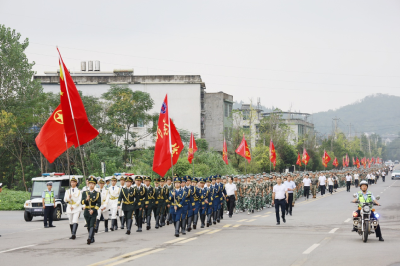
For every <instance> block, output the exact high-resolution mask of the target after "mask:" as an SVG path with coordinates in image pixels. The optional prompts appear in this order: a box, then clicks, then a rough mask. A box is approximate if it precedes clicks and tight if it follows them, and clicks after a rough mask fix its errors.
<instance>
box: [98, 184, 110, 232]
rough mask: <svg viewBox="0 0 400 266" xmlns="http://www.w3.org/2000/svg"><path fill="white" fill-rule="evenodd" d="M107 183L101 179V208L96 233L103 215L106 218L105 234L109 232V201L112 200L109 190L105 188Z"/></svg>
mask: <svg viewBox="0 0 400 266" xmlns="http://www.w3.org/2000/svg"><path fill="white" fill-rule="evenodd" d="M105 183H106V182H105V181H104V180H103V179H100V181H99V185H100V191H99V192H100V197H101V206H100V208H99V209H98V210H97V220H96V229H95V231H96V233H97V232H98V231H99V227H100V218H101V215H102V214H103V218H104V232H108V217H109V215H108V210H109V208H108V201H109V199H110V193H108V189H107V188H106V186H105Z"/></svg>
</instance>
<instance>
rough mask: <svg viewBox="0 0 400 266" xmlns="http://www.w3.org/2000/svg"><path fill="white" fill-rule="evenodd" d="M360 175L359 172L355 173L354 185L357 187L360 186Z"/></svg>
mask: <svg viewBox="0 0 400 266" xmlns="http://www.w3.org/2000/svg"><path fill="white" fill-rule="evenodd" d="M359 177H360V175H359V174H357V173H355V174H354V186H355V187H356V188H358V184H359Z"/></svg>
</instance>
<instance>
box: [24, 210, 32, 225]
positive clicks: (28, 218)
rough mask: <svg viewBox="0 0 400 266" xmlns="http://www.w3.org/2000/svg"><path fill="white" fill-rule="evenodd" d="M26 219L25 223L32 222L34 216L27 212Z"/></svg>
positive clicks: (25, 213)
mask: <svg viewBox="0 0 400 266" xmlns="http://www.w3.org/2000/svg"><path fill="white" fill-rule="evenodd" d="M24 219H25V222H30V221H32V219H33V216H32V214H31V213H30V212H27V211H25V212H24Z"/></svg>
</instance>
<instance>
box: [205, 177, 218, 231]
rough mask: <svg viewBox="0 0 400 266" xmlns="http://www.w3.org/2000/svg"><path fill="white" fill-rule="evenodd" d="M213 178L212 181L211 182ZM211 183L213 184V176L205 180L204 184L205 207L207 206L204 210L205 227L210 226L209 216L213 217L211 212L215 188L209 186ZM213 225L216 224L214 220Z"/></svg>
mask: <svg viewBox="0 0 400 266" xmlns="http://www.w3.org/2000/svg"><path fill="white" fill-rule="evenodd" d="M213 178H214V180H213ZM212 182H215V177H214V176H210V177H209V178H207V180H206V183H207V189H206V191H207V193H206V199H205V202H206V206H207V210H206V214H207V227H209V226H210V225H212V223H211V216H213V211H214V200H215V194H216V193H215V191H216V189H215V186H214V185H211V183H212ZM214 224H216V222H215V220H214Z"/></svg>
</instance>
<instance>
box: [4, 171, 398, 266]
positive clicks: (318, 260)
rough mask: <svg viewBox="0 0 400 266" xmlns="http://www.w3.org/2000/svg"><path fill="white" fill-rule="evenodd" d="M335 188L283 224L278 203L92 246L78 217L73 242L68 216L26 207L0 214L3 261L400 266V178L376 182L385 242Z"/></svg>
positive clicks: (299, 206) (116, 236)
mask: <svg viewBox="0 0 400 266" xmlns="http://www.w3.org/2000/svg"><path fill="white" fill-rule="evenodd" d="M356 191H358V189H356V188H354V187H352V188H351V193H348V192H346V191H345V189H343V188H342V189H339V191H338V192H337V193H334V194H333V195H332V196H331V195H326V196H324V197H321V196H320V195H318V196H317V199H315V200H309V201H304V200H303V199H300V200H298V201H297V202H296V206H295V207H294V209H293V216H289V217H287V222H286V223H283V222H282V221H281V225H279V226H277V225H275V224H276V221H275V213H274V209H272V208H270V209H268V208H267V209H264V210H263V211H262V212H257V213H254V214H251V215H247V214H244V213H240V214H236V215H234V216H233V218H229V217H228V216H227V215H224V219H223V220H222V221H221V223H220V224H217V225H213V226H211V227H209V228H204V229H197V230H193V231H192V232H190V233H187V234H186V236H182V235H181V237H179V238H176V237H174V228H173V226H172V225H169V226H166V227H163V228H161V229H158V230H156V229H154V222H153V225H152V226H153V228H152V229H151V230H150V231H146V230H144V231H143V232H142V233H136V232H135V230H136V228H135V230H134V232H133V233H132V234H131V235H130V236H127V235H126V234H125V230H118V231H116V232H108V233H104V225H103V224H102V223H101V225H100V232H99V234H96V237H95V238H96V242H95V243H94V244H92V245H90V246H88V245H87V244H86V238H87V233H86V232H87V231H86V228H84V227H83V225H84V222H83V219H80V221H79V223H80V225H79V228H78V236H79V237H78V238H77V239H76V240H69V239H68V238H69V237H70V230H69V226H68V221H67V220H66V219H63V220H62V221H59V222H55V225H56V226H57V227H56V228H49V229H44V228H43V219H40V218H37V217H36V218H34V219H33V221H32V222H25V221H24V219H23V212H19V211H18V212H0V234H2V236H1V237H0V262H1V265H17V264H18V265H43V264H49V263H50V264H51V265H74V266H77V265H98V266H102V265H132V264H135V265H174V266H176V265H182V264H183V265H191V266H195V265H246V266H249V265H318V266H320V265H363V266H364V265H400V250H399V248H400V180H397V181H396V180H391V178H390V177H388V178H387V179H386V182H385V183H383V182H382V181H381V179H380V180H379V182H378V184H377V185H372V186H370V191H371V192H372V193H374V195H375V196H377V195H380V196H381V199H380V203H381V204H382V205H383V206H381V207H376V212H378V213H379V214H380V215H381V218H380V224H381V228H382V235H383V238H384V239H385V241H384V242H379V241H378V239H377V238H375V235H370V238H369V239H368V242H367V243H363V242H362V240H361V237H360V236H359V235H358V234H357V233H354V232H350V231H351V229H352V221H351V217H352V212H353V210H355V209H356V205H355V204H351V203H350V201H351V200H352V199H353V197H352V195H353V193H355V192H356Z"/></svg>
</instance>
